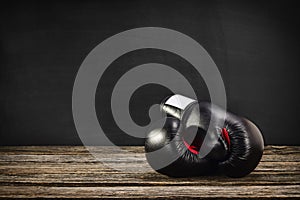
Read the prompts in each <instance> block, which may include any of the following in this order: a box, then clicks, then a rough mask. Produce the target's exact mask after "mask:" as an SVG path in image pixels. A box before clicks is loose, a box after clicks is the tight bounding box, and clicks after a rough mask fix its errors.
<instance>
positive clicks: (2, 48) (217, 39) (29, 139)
mask: <svg viewBox="0 0 300 200" xmlns="http://www.w3.org/2000/svg"><path fill="white" fill-rule="evenodd" d="M9 2H10V3H3V4H2V6H1V8H0V17H1V18H0V19H1V25H0V30H1V32H0V34H1V37H0V38H1V39H0V42H1V43H0V52H1V57H0V58H1V59H0V70H1V71H0V72H1V75H0V77H1V78H0V87H1V93H0V100H1V109H0V112H1V113H0V115H1V129H0V130H1V132H0V145H45V144H49V145H61V144H66V145H70V144H81V141H80V139H79V137H78V135H77V133H76V130H75V126H74V123H73V118H72V105H71V104H72V88H73V82H74V80H75V76H76V73H77V70H78V69H79V66H80V65H81V63H82V61H83V60H84V58H85V57H86V56H87V54H88V53H89V52H90V51H91V50H92V49H93V48H94V47H95V46H97V45H98V44H99V43H100V42H102V41H103V40H105V39H106V38H108V37H110V36H112V35H114V34H117V33H119V32H121V31H124V30H128V29H132V28H137V27H145V26H155V27H165V28H169V29H174V30H177V31H180V32H182V33H184V34H186V35H188V36H190V37H192V38H193V39H195V40H196V41H198V42H199V43H200V44H201V45H202V46H203V47H204V48H205V49H206V50H207V51H208V52H209V54H210V55H211V57H212V58H213V59H214V61H215V63H216V64H217V66H218V68H219V70H220V72H221V74H222V76H223V80H224V83H225V87H226V91H227V97H228V109H229V110H230V111H232V112H234V113H238V114H240V115H243V116H246V117H248V118H250V119H251V120H253V121H255V123H256V124H257V125H258V126H259V127H260V129H261V130H262V132H263V134H264V137H265V141H266V143H267V144H298V145H299V144H300V137H299V122H300V115H299V111H300V109H299V107H300V106H299V102H300V98H299V95H298V93H299V89H300V87H299V86H300V84H299V83H300V81H299V67H300V66H299V64H300V60H299V52H300V49H299V35H300V34H299V31H298V27H299V25H300V24H299V16H298V15H297V14H296V12H298V11H297V10H296V8H297V6H296V4H291V2H289V4H288V5H287V4H283V2H282V3H275V2H272V1H270V2H267V1H266V2H259V1H258V2H253V1H248V2H243V3H242V2H240V1H236V2H235V1H230V2H229V1H206V2H204V1H175V0H172V1H143V0H127V1H125V0H122V1H36V2H35V1H20V2H14V1H9ZM286 3H287V2H286ZM151 60H155V61H157V62H160V63H165V64H168V65H178V63H181V64H182V65H183V66H184V65H188V63H184V62H183V61H181V60H180V59H179V58H177V57H176V56H174V55H172V54H169V53H166V52H162V51H158V50H157V51H154V50H148V51H147V50H142V51H136V52H132V53H131V54H128V55H127V58H125V57H124V58H120V59H119V60H118V61H116V62H115V63H114V65H122V64H124V63H125V62H126V65H128V66H130V65H131V64H132V65H135V64H139V63H143V62H147V61H151ZM111 67H112V66H111ZM190 76H191V77H192V78H195V79H197V77H194V74H193V73H191V74H190ZM111 79H113V77H108V78H106V80H107V88H109V87H113V86H112V85H109V83H110V80H111ZM199 83H201V80H199ZM155 87H156V86H155ZM199 88H205V87H203V86H199ZM146 89H147V88H146ZM99 90H103V91H105V90H106V88H105V87H102V88H101V89H99V88H98V92H99ZM148 91H151V90H150V89H148ZM153 91H154V90H152V91H151V92H150V96H151V95H152V96H153V95H161V94H158V93H160V92H165V91H164V90H163V89H162V90H160V89H157V90H155V91H156V92H157V94H156V93H155V92H153ZM144 94H145V95H149V92H148V94H147V90H146V91H145V90H144ZM202 98H203V99H204V100H205V99H206V100H209V97H208V94H207V91H204V90H203V96H202ZM96 100H97V103H96V108H97V111H98V112H100V111H101V108H99V105H100V104H101V102H99V101H101V98H100V97H99V95H96ZM134 102H136V103H135V104H133V105H132V106H131V108H132V109H133V110H136V111H138V110H141V109H142V107H143V105H142V104H141V102H139V101H137V100H136V101H134ZM134 112H135V111H134ZM133 116H138V117H141V118H142V117H145V116H144V114H142V113H141V114H133ZM102 121H103V123H104V124H105V125H106V126H108V130H110V133H109V134H111V136H110V137H112V138H114V141H115V142H116V143H118V144H123V145H124V144H125V145H130V144H142V140H134V139H129V138H128V137H125V136H123V135H120V133H119V132H118V131H117V130H118V129H116V128H115V127H113V125H112V124H113V123H112V122H111V120H110V119H109V118H105V119H102ZM110 126H111V127H110ZM124 138H125V139H124Z"/></svg>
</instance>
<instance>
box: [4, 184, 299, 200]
mask: <svg viewBox="0 0 300 200" xmlns="http://www.w3.org/2000/svg"><path fill="white" fill-rule="evenodd" d="M298 191H299V186H295V185H294V186H246V187H245V186H176V187H164V186H156V187H149V186H145V187H139V186H128V187H35V186H19V187H11V186H3V187H1V188H0V194H1V197H2V198H28V197H30V198H49V197H51V198H65V197H68V198H100V197H101V198H115V197H121V198H153V199H154V198H162V199H166V198H168V199H170V198H171V199H180V198H199V197H200V198H218V199H219V198H239V199H240V198H287V197H293V198H300V194H299V192H298Z"/></svg>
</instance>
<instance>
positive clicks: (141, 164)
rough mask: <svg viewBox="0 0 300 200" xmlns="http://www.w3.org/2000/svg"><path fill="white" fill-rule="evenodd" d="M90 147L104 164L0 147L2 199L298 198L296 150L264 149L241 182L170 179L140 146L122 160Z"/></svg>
mask: <svg viewBox="0 0 300 200" xmlns="http://www.w3.org/2000/svg"><path fill="white" fill-rule="evenodd" d="M90 148H92V149H93V152H97V154H98V156H100V157H101V160H102V161H105V163H106V164H103V163H102V162H100V161H99V160H97V159H96V158H95V157H93V156H92V155H91V154H90V153H89V152H88V151H87V150H86V149H85V147H83V146H74V147H73V146H72V147H70V146H69V147H66V146H64V147H62V146H41V147H37V146H25V147H24V146H20V147H0V198H98V197H105V198H115V197H119V198H133V197H134V198H162V199H165V198H179V197H180V198H186V197H188V198H196V197H203V198H253V199H255V198H258V197H263V198H291V197H292V198H300V165H299V164H300V147H289V146H282V147H281V146H267V147H266V149H265V151H264V155H263V158H262V161H261V162H260V164H259V165H258V167H257V168H256V169H255V171H254V172H252V173H251V174H250V175H248V176H246V177H244V178H239V179H234V178H228V177H225V176H206V177H194V178H180V179H178V178H169V177H166V176H163V175H161V174H158V173H156V172H154V171H153V170H152V169H151V168H150V167H149V165H148V164H147V162H146V159H145V155H144V149H143V147H122V149H124V150H126V151H130V152H129V153H127V154H126V156H124V154H121V153H120V152H118V151H114V150H113V149H112V150H111V151H107V150H108V149H109V148H110V147H90ZM107 152H109V153H107ZM111 165H118V167H123V170H122V171H117V170H115V169H114V168H110V167H109V166H111ZM130 168H133V169H134V170H129V169H130ZM141 169H147V172H145V171H144V170H141Z"/></svg>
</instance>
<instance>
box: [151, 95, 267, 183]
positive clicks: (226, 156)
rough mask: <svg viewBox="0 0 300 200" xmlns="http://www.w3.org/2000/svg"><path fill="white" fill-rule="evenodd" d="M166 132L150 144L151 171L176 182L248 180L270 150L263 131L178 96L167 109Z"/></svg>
mask: <svg viewBox="0 0 300 200" xmlns="http://www.w3.org/2000/svg"><path fill="white" fill-rule="evenodd" d="M161 111H162V112H164V113H165V114H166V118H165V123H164V125H163V127H162V128H154V129H153V130H151V131H150V132H149V134H148V135H147V137H146V140H145V151H146V158H147V161H148V163H149V164H150V166H151V167H152V168H153V169H154V170H156V171H157V172H159V173H162V174H164V175H167V176H170V177H189V176H201V175H211V174H225V175H227V176H229V177H243V176H246V175H247V174H249V173H251V172H252V171H253V170H254V169H255V168H256V166H257V165H258V163H259V161H260V159H261V157H262V154H263V149H264V141H263V137H262V134H261V132H260V130H259V129H258V128H257V127H256V126H255V125H254V124H253V123H252V122H251V121H249V120H248V119H245V118H242V117H239V116H236V115H234V114H231V113H229V112H226V111H225V110H223V109H221V108H220V107H218V106H216V105H213V104H210V103H207V102H197V101H195V100H193V99H190V98H187V97H184V96H181V95H173V96H170V97H168V98H167V99H165V100H164V101H163V102H162V104H161Z"/></svg>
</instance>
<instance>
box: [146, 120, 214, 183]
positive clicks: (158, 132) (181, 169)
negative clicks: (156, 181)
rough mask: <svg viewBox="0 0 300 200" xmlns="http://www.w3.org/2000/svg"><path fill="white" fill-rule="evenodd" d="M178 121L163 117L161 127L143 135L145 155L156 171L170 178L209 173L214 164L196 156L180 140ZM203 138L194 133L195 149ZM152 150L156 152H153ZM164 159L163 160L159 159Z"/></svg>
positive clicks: (202, 133)
mask: <svg viewBox="0 0 300 200" xmlns="http://www.w3.org/2000/svg"><path fill="white" fill-rule="evenodd" d="M180 126H181V125H180V120H179V119H177V118H174V117H167V118H166V121H165V125H164V126H163V128H157V129H154V130H152V131H150V133H149V134H148V135H147V138H146V141H145V151H146V158H147V161H148V163H149V164H150V166H151V167H152V168H153V169H154V170H156V171H157V172H159V173H161V174H164V175H167V176H171V177H188V176H199V175H206V174H211V173H213V172H215V171H216V170H217V167H218V163H217V162H211V161H210V160H209V159H206V158H200V157H199V156H198V155H197V154H196V153H195V152H196V149H192V148H190V150H188V148H189V146H188V144H187V142H186V141H185V140H184V139H183V137H182V134H181V130H180V129H181V128H180ZM204 137H205V133H204V132H199V133H197V135H196V137H195V138H194V144H193V145H194V146H193V147H195V148H197V147H198V146H201V144H199V143H201V142H202V141H203V139H204ZM153 153H156V154H153ZM162 161H165V162H162Z"/></svg>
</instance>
